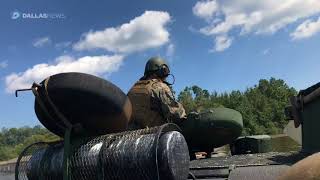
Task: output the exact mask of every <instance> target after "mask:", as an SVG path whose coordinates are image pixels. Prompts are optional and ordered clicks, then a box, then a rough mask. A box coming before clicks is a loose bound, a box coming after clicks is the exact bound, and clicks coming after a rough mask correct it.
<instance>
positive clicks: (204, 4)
mask: <svg viewBox="0 0 320 180" xmlns="http://www.w3.org/2000/svg"><path fill="white" fill-rule="evenodd" d="M218 8H219V7H218V4H217V2H216V1H215V0H213V1H208V0H207V1H198V2H197V3H196V5H195V6H194V7H193V8H192V11H193V14H195V15H196V16H198V17H201V18H204V19H210V18H212V17H213V15H214V14H215V13H216V12H217V10H218Z"/></svg>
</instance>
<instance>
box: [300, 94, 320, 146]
mask: <svg viewBox="0 0 320 180" xmlns="http://www.w3.org/2000/svg"><path fill="white" fill-rule="evenodd" d="M302 121H303V125H302V150H303V151H305V152H317V151H320V143H319V139H320V129H319V127H320V98H317V99H314V100H313V101H312V102H310V103H308V104H305V105H304V107H303V111H302Z"/></svg>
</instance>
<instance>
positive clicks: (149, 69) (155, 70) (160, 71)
mask: <svg viewBox="0 0 320 180" xmlns="http://www.w3.org/2000/svg"><path fill="white" fill-rule="evenodd" d="M151 74H156V75H157V76H158V77H160V78H164V77H167V76H168V75H169V74H170V69H169V66H168V64H167V63H166V61H165V60H164V59H162V58H161V57H152V58H150V59H149V60H148V62H147V64H146V67H145V69H144V76H149V75H151Z"/></svg>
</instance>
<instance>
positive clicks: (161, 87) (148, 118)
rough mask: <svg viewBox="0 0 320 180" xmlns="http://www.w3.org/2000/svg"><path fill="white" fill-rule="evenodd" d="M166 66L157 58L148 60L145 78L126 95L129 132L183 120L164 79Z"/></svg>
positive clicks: (183, 117) (178, 106)
mask: <svg viewBox="0 0 320 180" xmlns="http://www.w3.org/2000/svg"><path fill="white" fill-rule="evenodd" d="M169 74H170V70H169V66H168V65H167V64H166V62H165V61H164V60H163V59H161V58H160V57H152V58H150V59H149V60H148V62H147V64H146V67H145V71H144V76H143V77H142V78H140V80H139V81H138V82H136V83H135V84H134V85H133V87H132V88H131V89H130V91H129V92H128V97H129V99H130V101H131V104H132V111H133V114H132V120H131V122H130V125H129V128H130V129H139V128H146V127H153V126H159V125H162V124H165V123H169V122H170V123H171V122H172V123H176V124H179V123H180V122H181V121H183V120H184V119H186V113H185V110H184V108H183V106H182V105H181V104H180V103H179V102H177V101H176V100H175V98H174V95H173V92H172V90H171V88H170V84H169V83H168V82H166V78H167V77H168V75H169Z"/></svg>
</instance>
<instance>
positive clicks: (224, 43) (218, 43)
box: [213, 36, 232, 52]
mask: <svg viewBox="0 0 320 180" xmlns="http://www.w3.org/2000/svg"><path fill="white" fill-rule="evenodd" d="M231 43H232V38H230V37H228V36H217V37H216V39H215V47H214V49H213V52H221V51H224V50H225V49H227V48H229V47H230V46H231Z"/></svg>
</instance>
